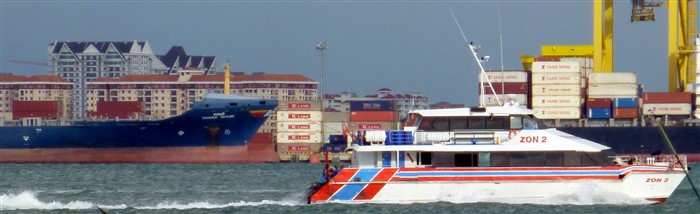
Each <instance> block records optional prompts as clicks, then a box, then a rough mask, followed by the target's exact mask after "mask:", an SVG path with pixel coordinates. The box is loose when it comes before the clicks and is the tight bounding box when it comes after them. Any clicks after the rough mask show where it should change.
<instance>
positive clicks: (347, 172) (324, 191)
mask: <svg viewBox="0 0 700 214" xmlns="http://www.w3.org/2000/svg"><path fill="white" fill-rule="evenodd" d="M358 170H359V169H343V170H340V172H338V174H337V175H335V177H333V179H331V181H329V182H328V183H326V184H325V185H323V186H322V187H321V189H319V190H318V191H316V192H315V193H314V194H313V195H311V197H310V198H309V201H311V203H314V202H320V201H327V200H328V199H330V198H331V196H333V194H335V192H337V191H338V190H340V188H342V187H343V186H345V182H348V181H350V179H351V178H352V176H354V175H355V173H357V171H358ZM335 182H339V183H342V184H333V183H335Z"/></svg>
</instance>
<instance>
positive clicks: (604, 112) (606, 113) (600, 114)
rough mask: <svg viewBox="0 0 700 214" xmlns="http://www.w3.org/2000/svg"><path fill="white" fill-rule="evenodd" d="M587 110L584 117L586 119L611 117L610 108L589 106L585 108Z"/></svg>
mask: <svg viewBox="0 0 700 214" xmlns="http://www.w3.org/2000/svg"><path fill="white" fill-rule="evenodd" d="M586 111H587V112H588V113H587V114H586V117H587V118H588V119H610V118H612V111H611V109H610V108H589V109H586Z"/></svg>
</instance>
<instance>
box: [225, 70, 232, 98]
mask: <svg viewBox="0 0 700 214" xmlns="http://www.w3.org/2000/svg"><path fill="white" fill-rule="evenodd" d="M230 76H231V64H229V63H226V64H224V94H229V93H231V92H229V91H230V90H231V84H229V82H230V81H231V80H229V79H230Z"/></svg>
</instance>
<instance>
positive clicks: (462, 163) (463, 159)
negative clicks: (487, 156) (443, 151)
mask: <svg viewBox="0 0 700 214" xmlns="http://www.w3.org/2000/svg"><path fill="white" fill-rule="evenodd" d="M478 157H479V156H478V154H455V166H457V167H474V166H477V164H478V163H479V160H478Z"/></svg>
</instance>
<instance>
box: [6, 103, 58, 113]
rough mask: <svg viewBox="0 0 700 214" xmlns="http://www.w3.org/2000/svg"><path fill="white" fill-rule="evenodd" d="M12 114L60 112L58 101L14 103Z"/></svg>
mask: <svg viewBox="0 0 700 214" xmlns="http://www.w3.org/2000/svg"><path fill="white" fill-rule="evenodd" d="M12 112H13V113H15V114H16V113H19V112H29V113H34V112H54V113H55V112H58V101H38V100H37V101H22V100H15V101H12Z"/></svg>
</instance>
